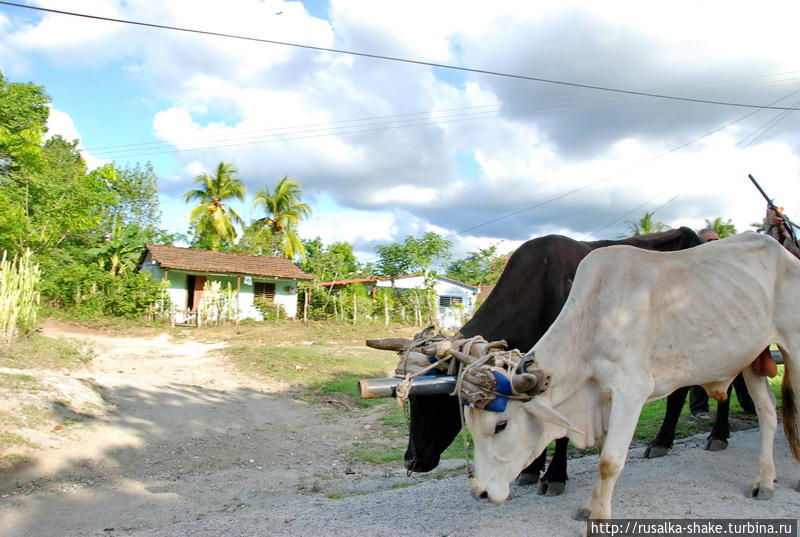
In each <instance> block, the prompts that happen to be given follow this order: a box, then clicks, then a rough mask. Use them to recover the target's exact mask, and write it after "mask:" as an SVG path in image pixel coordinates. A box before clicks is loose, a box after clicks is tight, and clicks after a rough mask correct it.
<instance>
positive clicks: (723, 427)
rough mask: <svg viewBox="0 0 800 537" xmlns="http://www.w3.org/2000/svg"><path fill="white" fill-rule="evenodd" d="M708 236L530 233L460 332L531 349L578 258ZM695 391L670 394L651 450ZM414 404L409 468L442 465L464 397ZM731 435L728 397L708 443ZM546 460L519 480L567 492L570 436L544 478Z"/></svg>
mask: <svg viewBox="0 0 800 537" xmlns="http://www.w3.org/2000/svg"><path fill="white" fill-rule="evenodd" d="M700 243H701V241H700V239H699V238H698V236H697V234H696V233H695V232H694V231H692V230H691V229H689V228H686V227H681V228H679V229H673V230H669V231H664V232H661V233H653V234H650V235H642V236H638V237H630V238H627V239H622V240H616V241H612V240H602V241H591V242H584V241H576V240H573V239H569V238H567V237H563V236H560V235H548V236H545V237H540V238H537V239H532V240H529V241H527V242H526V243H524V244H523V245H522V246H520V247H519V248H518V249H517V250H516V251H515V252H514V254H513V255H512V256H511V257H510V258H509V260H508V263H507V264H506V267H505V270H504V271H503V273H502V275H501V276H500V279H499V281H498V283H497V285H496V286H495V288H494V290H493V291H492V293H491V294H490V295H489V297H488V298H487V299H486V301H485V302H484V303H483V304H482V305H481V307H480V308H479V309H478V311H476V312H475V314H474V315H473V317H472V318H471V319H470V320H469V321H468V322H467V323H466V324H465V325H464V326H463V327H462V328H461V330H460V331H459V334H460V335H461V336H463V337H467V338H468V337H472V336H476V335H481V336H483V337H484V338H486V340H488V341H495V340H501V339H504V340H506V341H507V342H508V348H517V349H520V350H521V351H523V352H525V351H527V350H529V349H530V348H531V347H533V345H534V344H535V343H536V342H537V341H538V340H539V338H541V337H542V335H544V333H545V332H546V331H547V329H548V328H549V326H550V325H551V324H552V323H553V321H554V320H555V319H556V317H557V316H558V314H559V312H560V311H561V308H562V307H563V306H564V303H565V302H566V300H567V295H568V294H569V291H570V287H571V285H572V279H573V278H574V276H575V271H576V270H577V267H578V263H580V261H581V260H582V259H583V258H584V257H586V256H587V255H588V254H589V252H591V251H592V250H594V249H596V248H602V247H605V246H612V245H617V244H628V245H632V246H635V247H638V248H644V249H647V250H657V251H675V250H683V249H686V248H691V247H694V246H697V245H698V244H700ZM688 390H689V388H682V389H680V390H677V391H676V392H674V393H673V394H672V395H670V396H669V398H668V404H667V414H666V416H665V418H664V422H663V424H662V426H661V430H660V432H659V434H658V436H657V437H656V439H655V440H654V441H653V442H652V444H651V446H650V448H648V451H647V453H646V456H648V457H651V458H652V457H657V456H661V455H664V454H666V452H667V450H668V449H669V448H671V447H672V442H673V440H674V435H675V426H676V424H677V421H678V417H679V415H680V411H681V409H682V407H683V405H684V403H685V401H686V396H687V393H688ZM410 406H411V412H410V435H409V441H408V448H407V449H406V452H405V457H404V458H405V467H406V468H407V469H408V470H409V471H417V472H427V471H430V470H432V469H434V468H435V467H436V466H437V465H438V464H439V458H440V456H441V454H442V452H443V451H444V450H445V449H446V448H447V447H448V446H449V445H450V444H451V443H452V441H453V439H454V438H455V437H456V435H457V434H458V432H459V431H460V429H461V420H460V416H459V411H460V410H459V406H458V399H457V398H456V397H451V396H449V395H444V394H443V395H425V396H416V397H415V396H412V397H410ZM723 406H725V408H724V409H723V408H722V407H723ZM728 436H729V429H728V420H727V404H725V405H723V404H720V411H719V413H718V416H717V422H716V423H715V425H714V428H713V430H712V431H711V435H710V436H709V440H708V441H707V444H706V447H707V448H709V447H710V448H711V449H724V446H725V445H727V438H728ZM545 462H546V453H542V454H541V455H540V456H539V457H538V458H537V459H536V460H535V461H534V462H533V463H532V464H531V465H530V466H528V467H527V468H526V469H525V470H523V471H522V474H521V475H520V478H519V481H518V482H520V483H523V484H529V483H536V482H540V485H539V493H540V494H547V495H548V496H554V495H558V494H561V493H562V492H563V491H564V486H565V482H566V480H567V439H566V438H562V439H560V440H557V441H556V445H555V452H554V454H553V458H552V460H551V462H550V465H549V466H548V468H547V471H546V472H545V473H544V475H543V476H541V480H540V479H539V474H540V473H541V471H542V469H543V468H544V466H545Z"/></svg>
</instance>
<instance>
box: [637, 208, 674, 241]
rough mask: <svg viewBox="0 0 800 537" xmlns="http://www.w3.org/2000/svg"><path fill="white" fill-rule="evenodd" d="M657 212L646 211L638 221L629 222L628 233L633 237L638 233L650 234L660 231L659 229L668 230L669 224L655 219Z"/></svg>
mask: <svg viewBox="0 0 800 537" xmlns="http://www.w3.org/2000/svg"><path fill="white" fill-rule="evenodd" d="M654 214H655V212H650V213H644V214H643V215H642V217H641V218H639V221H638V222H628V234H629V235H630V236H632V237H636V236H638V235H649V234H650V233H658V232H659V231H666V230H667V229H669V226H668V225H666V224H665V223H663V222H659V221H658V220H653V215H654Z"/></svg>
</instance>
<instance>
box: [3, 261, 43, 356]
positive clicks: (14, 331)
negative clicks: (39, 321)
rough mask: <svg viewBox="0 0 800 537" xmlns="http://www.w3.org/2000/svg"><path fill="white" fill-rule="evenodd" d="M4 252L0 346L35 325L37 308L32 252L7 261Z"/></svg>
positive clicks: (36, 277) (36, 276)
mask: <svg viewBox="0 0 800 537" xmlns="http://www.w3.org/2000/svg"><path fill="white" fill-rule="evenodd" d="M7 257H8V254H7V252H5V251H3V255H2V258H0V345H10V344H11V343H12V342H13V341H14V340H15V339H17V337H18V336H19V335H20V333H25V332H27V331H29V330H31V329H32V328H33V327H34V325H35V324H36V313H37V310H38V307H39V276H40V272H39V265H37V264H35V263H33V261H32V253H31V251H30V250H25V252H23V253H22V255H20V256H18V257H15V258H14V259H11V260H8V258H7Z"/></svg>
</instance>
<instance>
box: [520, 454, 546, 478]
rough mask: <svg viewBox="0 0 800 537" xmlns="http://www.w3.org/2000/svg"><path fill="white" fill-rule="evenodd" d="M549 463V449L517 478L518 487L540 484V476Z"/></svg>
mask: <svg viewBox="0 0 800 537" xmlns="http://www.w3.org/2000/svg"><path fill="white" fill-rule="evenodd" d="M546 462H547V448H545V450H544V451H542V454H541V455H539V456H538V457H536V459H535V460H534V461H533V462H532V463H530V464H529V465H528V467H527V468H525V469H524V470H522V473H520V474H519V477H517V485H535V484H536V483H538V482H539V474H540V473H541V471H542V470H543V469H544V465H545V463H546Z"/></svg>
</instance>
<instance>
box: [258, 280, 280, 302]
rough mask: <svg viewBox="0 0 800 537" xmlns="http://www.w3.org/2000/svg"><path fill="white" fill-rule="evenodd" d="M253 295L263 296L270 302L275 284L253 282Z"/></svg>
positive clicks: (273, 294)
mask: <svg viewBox="0 0 800 537" xmlns="http://www.w3.org/2000/svg"><path fill="white" fill-rule="evenodd" d="M253 296H255V297H257V298H263V299H265V300H269V301H270V302H272V301H274V300H275V284H274V283H270V282H255V283H254V284H253Z"/></svg>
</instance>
